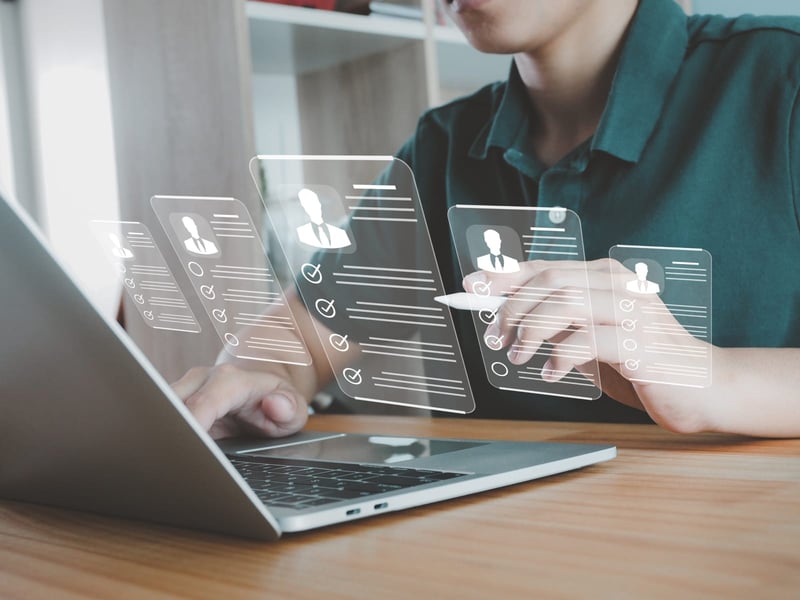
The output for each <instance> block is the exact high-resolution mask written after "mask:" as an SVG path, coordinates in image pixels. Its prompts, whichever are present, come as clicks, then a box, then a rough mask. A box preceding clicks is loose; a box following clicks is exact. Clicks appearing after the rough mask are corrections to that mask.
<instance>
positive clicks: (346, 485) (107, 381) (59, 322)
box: [0, 197, 616, 540]
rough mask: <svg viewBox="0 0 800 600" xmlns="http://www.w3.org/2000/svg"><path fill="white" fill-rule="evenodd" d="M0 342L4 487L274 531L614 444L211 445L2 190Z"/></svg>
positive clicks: (180, 521) (239, 530)
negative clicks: (72, 278)
mask: <svg viewBox="0 0 800 600" xmlns="http://www.w3.org/2000/svg"><path fill="white" fill-rule="evenodd" d="M0 339H1V340H2V343H0V413H2V418H0V498H4V499H11V500H18V501H23V502H34V503H41V504H49V505H55V506H61V507H67V508H72V509H79V510H84V511H91V512H97V513H104V514H110V515H117V516H121V517H128V518H135V519H142V520H148V521H156V522H161V523H167V524H171V525H176V526H182V527H190V528H196V529H203V530H209V531H217V532H223V533H227V534H233V535H238V536H245V537H250V538H257V539H264V540H273V539H277V538H278V537H280V535H281V534H282V533H283V532H291V531H301V530H306V529H311V528H315V527H320V526H324V525H330V524H333V523H340V522H344V521H349V520H353V519H360V518H363V517H369V516H373V515H379V514H382V513H386V512H391V511H396V510H400V509H404V508H410V507H413V506H419V505H422V504H428V503H431V502H438V501H440V500H447V499H450V498H456V497H459V496H464V495H467V494H472V493H476V492H481V491H485V490H489V489H494V488H498V487H501V486H507V485H511V484H516V483H520V482H523V481H528V480H531V479H536V478H539V477H545V476H547V475H552V474H554V473H561V472H564V471H568V470H572V469H577V468H580V467H584V466H587V465H591V464H594V463H598V462H601V461H605V460H609V459H611V458H614V456H615V455H616V448H615V447H613V446H608V445H579V444H562V443H511V442H488V441H478V440H450V439H418V438H406V437H397V436H392V435H391V432H383V433H381V434H375V435H353V434H344V433H343V434H330V433H314V432H308V431H307V432H303V433H301V434H299V435H296V436H294V437H292V438H285V439H279V440H264V439H260V440H250V441H247V440H227V441H225V442H223V443H216V442H214V441H213V440H212V439H211V438H210V437H209V436H208V435H207V434H206V432H205V431H203V430H202V429H200V428H199V427H198V426H197V424H196V423H195V421H194V420H193V418H192V416H191V414H190V413H189V412H188V410H187V409H186V408H185V407H184V405H183V404H182V402H181V401H180V399H179V398H178V397H176V395H175V394H174V393H173V392H172V390H171V388H170V387H169V386H168V384H167V383H166V382H165V381H164V379H163V378H162V377H161V376H160V375H159V373H158V372H157V371H156V370H155V369H154V368H153V366H152V365H151V364H150V363H149V362H148V360H147V359H146V358H145V357H144V356H143V355H142V353H141V352H140V351H139V349H138V348H137V347H136V346H135V345H134V344H133V342H132V341H131V340H130V339H129V337H128V336H127V335H126V334H125V332H124V331H123V330H122V329H121V328H120V327H119V326H118V325H117V324H116V323H114V322H112V321H110V320H109V319H107V318H105V317H104V316H103V315H102V314H101V313H100V312H99V311H98V310H97V309H96V308H95V307H94V306H93V305H92V303H91V301H90V300H89V299H88V298H87V297H86V296H85V295H84V294H83V293H82V292H81V290H80V289H79V288H78V287H77V286H76V285H75V283H74V282H73V281H72V280H71V279H70V278H69V276H68V275H67V274H66V273H65V271H64V269H63V268H62V267H61V266H60V265H59V262H58V261H57V260H56V259H55V258H54V256H53V255H52V253H51V252H50V250H49V249H48V247H47V244H46V243H45V242H44V240H43V238H42V236H41V234H40V233H39V232H38V230H37V229H36V227H35V226H34V225H33V224H32V221H31V220H30V219H29V218H28V216H27V215H26V214H24V213H23V212H22V211H21V210H20V209H19V208H18V207H16V206H15V205H14V204H12V203H11V202H9V201H7V199H5V198H2V197H0Z"/></svg>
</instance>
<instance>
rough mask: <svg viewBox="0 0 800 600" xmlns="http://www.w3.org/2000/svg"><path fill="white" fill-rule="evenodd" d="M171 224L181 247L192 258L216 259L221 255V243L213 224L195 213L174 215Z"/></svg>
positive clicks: (170, 217) (170, 218)
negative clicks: (215, 233)
mask: <svg viewBox="0 0 800 600" xmlns="http://www.w3.org/2000/svg"><path fill="white" fill-rule="evenodd" d="M169 222H170V224H171V225H172V229H173V230H174V231H175V235H176V236H177V239H178V240H179V242H180V245H181V247H182V248H183V250H184V251H186V253H187V254H189V255H190V256H199V257H208V258H215V257H218V256H219V255H220V250H219V241H218V240H217V238H216V236H215V235H214V231H213V229H212V227H211V224H210V223H209V222H208V221H206V219H205V218H203V217H202V216H200V215H198V214H195V213H172V214H171V215H170V216H169Z"/></svg>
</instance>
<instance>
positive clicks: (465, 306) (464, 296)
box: [434, 292, 506, 312]
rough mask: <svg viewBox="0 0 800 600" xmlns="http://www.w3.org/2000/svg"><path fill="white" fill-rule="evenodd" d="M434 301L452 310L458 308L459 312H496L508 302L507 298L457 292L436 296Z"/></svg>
mask: <svg viewBox="0 0 800 600" xmlns="http://www.w3.org/2000/svg"><path fill="white" fill-rule="evenodd" d="M434 300H436V301H437V302H440V303H441V304H446V305H447V306H450V307H452V308H457V309H458V310H472V311H483V310H489V311H492V312H495V311H496V310H497V309H499V308H500V307H501V306H502V305H503V302H505V301H506V297H505V296H481V295H480V294H469V293H467V292H457V293H455V294H447V295H446V296H436V297H435V298H434Z"/></svg>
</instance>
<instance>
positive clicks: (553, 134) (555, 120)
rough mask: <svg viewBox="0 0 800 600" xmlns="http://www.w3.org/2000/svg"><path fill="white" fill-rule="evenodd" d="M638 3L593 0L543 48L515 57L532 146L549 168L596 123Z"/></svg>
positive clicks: (626, 0)
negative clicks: (531, 123)
mask: <svg viewBox="0 0 800 600" xmlns="http://www.w3.org/2000/svg"><path fill="white" fill-rule="evenodd" d="M637 3H638V0H593V1H592V2H589V3H587V8H586V9H585V10H584V11H583V12H582V13H581V14H580V16H579V17H578V18H576V19H575V20H574V21H573V22H572V23H570V25H569V27H567V28H566V29H565V30H564V31H562V32H561V33H560V34H559V35H558V36H556V37H554V38H553V39H552V40H550V41H549V42H548V43H546V44H544V45H542V46H541V47H538V48H536V49H535V50H531V51H529V52H523V53H520V54H516V55H514V60H515V62H516V64H517V69H518V70H519V74H520V77H521V78H522V81H523V83H524V84H525V87H526V88H527V92H528V97H529V98H530V101H531V106H532V108H533V110H534V112H535V114H536V119H535V123H536V125H535V127H534V133H533V142H534V146H535V147H536V151H537V153H538V154H539V157H540V159H541V160H543V161H544V162H545V163H546V164H548V165H552V164H555V163H556V162H558V160H559V159H560V158H562V157H563V156H564V155H565V154H567V153H569V151H571V150H572V149H573V148H575V147H576V146H577V145H579V144H580V143H581V142H583V141H584V140H586V139H588V138H589V137H591V136H592V135H593V134H594V132H595V131H596V129H597V126H598V124H599V123H600V118H601V117H602V115H603V110H604V109H605V105H606V101H607V99H608V95H609V92H610V90H611V84H612V82H613V79H614V73H615V71H616V67H617V62H618V59H619V52H620V48H621V46H622V42H623V40H624V37H625V32H626V30H627V28H628V25H629V23H630V21H631V19H632V18H633V15H634V13H635V12H636V6H637Z"/></svg>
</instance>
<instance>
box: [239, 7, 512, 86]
mask: <svg viewBox="0 0 800 600" xmlns="http://www.w3.org/2000/svg"><path fill="white" fill-rule="evenodd" d="M246 12H247V17H248V23H249V27H250V47H251V55H252V61H253V70H254V72H255V73H259V74H268V75H302V74H304V73H308V72H311V71H317V70H320V69H326V68H329V67H333V66H336V65H340V64H343V63H347V62H350V61H352V60H355V59H358V58H362V57H365V56H370V55H373V54H378V53H381V52H386V51H391V50H395V49H397V48H399V47H401V46H404V45H407V44H409V43H414V42H423V41H424V40H425V39H426V36H427V30H426V28H425V25H424V24H423V23H421V22H419V21H414V20H411V19H401V18H395V17H385V16H379V15H370V16H363V15H353V14H347V13H339V12H333V11H327V10H316V9H311V8H298V7H294V6H286V5H281V4H270V3H266V2H247V4H246ZM433 40H434V41H435V42H436V47H437V55H438V57H439V58H438V61H439V72H440V74H441V76H440V83H441V85H442V87H443V88H447V89H456V90H472V89H477V88H478V87H480V86H482V85H484V84H486V83H487V82H489V81H495V80H498V79H502V78H504V77H505V76H506V74H507V73H508V65H509V63H510V58H509V57H507V56H491V55H487V54H482V53H480V52H478V51H476V50H474V49H473V48H472V47H470V46H469V44H467V41H466V39H465V38H464V36H463V35H462V34H461V32H460V31H458V30H457V29H455V28H454V27H445V26H436V27H435V28H434V29H433Z"/></svg>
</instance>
